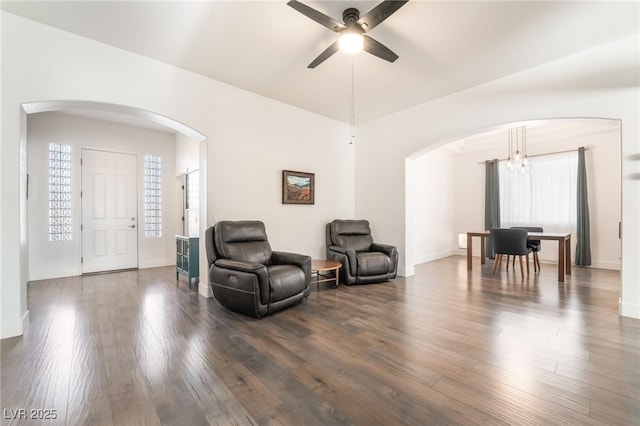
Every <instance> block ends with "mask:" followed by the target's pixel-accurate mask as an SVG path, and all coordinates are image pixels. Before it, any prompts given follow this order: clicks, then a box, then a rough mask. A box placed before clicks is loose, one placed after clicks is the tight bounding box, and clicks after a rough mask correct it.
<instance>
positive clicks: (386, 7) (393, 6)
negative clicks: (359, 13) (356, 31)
mask: <svg viewBox="0 0 640 426" xmlns="http://www.w3.org/2000/svg"><path fill="white" fill-rule="evenodd" d="M408 1H409V0H384V1H383V2H382V3H380V4H378V5H377V6H376V7H374V8H373V9H371V10H370V11H369V12H367V14H366V15H364V16H363V17H362V18H360V19H358V24H360V27H362V29H363V30H364V31H365V32H367V31H371V30H372V29H373V28H375V27H377V26H378V24H379V23H380V22H382V21H384V20H385V19H387V18H388V17H389V16H391V15H392V14H393V13H395V11H396V10H398V9H400V8H401V7H402V6H404V4H405V3H406V2H408Z"/></svg>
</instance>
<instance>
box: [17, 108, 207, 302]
mask: <svg viewBox="0 0 640 426" xmlns="http://www.w3.org/2000/svg"><path fill="white" fill-rule="evenodd" d="M22 121H23V122H24V124H23V125H22V126H21V131H20V132H21V135H20V140H21V141H23V143H21V158H24V159H25V161H23V162H22V164H21V166H20V167H21V176H27V180H28V182H27V183H26V185H28V187H27V190H28V191H29V192H28V194H29V195H31V198H30V199H29V200H28V202H25V203H21V206H20V209H21V211H20V225H21V229H22V230H23V232H22V233H23V238H24V240H23V241H26V242H27V243H26V244H25V246H24V248H23V249H22V251H21V265H23V266H22V268H23V270H22V273H23V274H25V275H24V276H26V277H28V281H31V280H33V279H41V278H50V277H49V276H40V275H39V274H35V273H34V271H36V270H38V269H37V268H43V266H44V265H43V264H42V262H46V261H47V260H49V261H50V262H52V261H51V260H50V259H51V257H52V256H51V253H50V252H52V251H53V252H57V256H58V257H59V258H58V261H57V262H56V268H57V269H56V268H48V269H49V274H59V276H68V275H78V274H79V273H82V269H81V267H79V266H78V265H79V264H81V263H82V260H80V259H82V257H81V256H78V254H79V253H83V251H82V250H83V249H82V243H81V241H80V238H79V237H78V235H79V233H80V232H81V231H80V230H81V228H80V227H81V222H82V220H81V217H80V214H79V212H78V211H77V210H81V204H80V201H79V200H77V199H76V198H80V197H79V196H77V197H76V196H75V194H79V193H80V188H81V187H80V184H76V183H74V184H73V186H72V189H71V190H72V191H73V192H72V197H73V201H72V203H71V204H70V205H71V210H72V211H71V215H72V216H71V217H72V218H73V219H74V220H73V222H72V225H71V228H72V230H71V231H70V232H71V235H73V243H72V244H67V246H68V247H67V248H66V249H65V250H60V247H57V248H56V247H54V248H51V247H49V248H48V249H47V248H46V246H47V245H48V244H47V243H48V241H46V240H43V238H44V237H42V236H41V235H40V234H41V233H43V232H42V231H43V229H44V226H45V225H43V222H45V221H46V213H45V212H44V211H43V210H47V208H48V207H47V203H48V199H47V197H48V194H47V193H46V192H45V191H46V189H45V188H46V187H47V176H44V173H46V172H45V171H40V170H37V169H34V168H37V167H42V164H40V163H43V162H42V161H39V162H38V164H31V165H30V164H29V163H30V161H29V160H30V159H32V158H39V159H42V157H43V155H47V153H46V146H47V145H48V143H49V142H48V141H54V142H55V141H60V140H64V139H65V138H68V139H69V142H70V143H72V144H74V147H75V148H76V149H77V151H78V152H77V153H76V155H74V159H79V158H80V153H79V151H80V150H83V151H86V150H90V151H94V152H101V151H105V152H111V151H114V152H117V153H122V154H123V155H131V156H134V157H135V158H136V161H137V163H138V167H137V170H136V181H137V182H138V183H140V184H139V185H137V191H136V192H137V193H138V194H140V193H141V192H142V194H140V195H138V198H137V201H136V205H137V206H138V208H137V216H138V217H137V225H138V230H137V238H138V240H140V241H141V240H143V239H144V238H145V220H144V219H145V217H144V214H145V212H144V211H141V210H142V209H144V186H143V185H144V184H143V183H141V182H144V173H145V172H144V170H143V169H142V165H144V155H143V153H144V152H146V151H149V152H153V151H156V150H157V149H162V150H163V151H162V152H163V153H164V155H165V164H166V169H167V171H166V174H165V175H164V177H165V182H166V183H165V184H164V185H165V188H166V190H165V193H166V194H168V196H167V197H166V199H165V200H163V202H162V203H163V204H162V206H163V207H162V209H163V212H167V214H165V216H166V219H167V220H166V223H165V225H164V235H162V242H161V243H160V244H158V240H156V241H153V242H147V243H146V244H144V245H141V246H139V247H138V246H136V250H137V259H136V262H137V263H136V264H137V266H138V267H140V268H146V267H153V266H164V265H167V264H171V263H169V262H175V254H174V253H172V251H173V250H175V241H174V235H176V234H177V233H180V232H177V228H178V220H179V217H180V212H179V211H178V210H177V209H176V208H175V207H173V206H174V205H176V204H178V201H179V200H181V198H182V195H181V194H179V193H178V190H177V189H176V188H177V187H179V184H177V183H176V181H177V180H178V179H179V178H180V175H184V173H185V170H186V171H193V170H202V171H203V172H202V173H199V193H200V198H201V199H202V200H203V202H201V203H199V217H202V218H206V217H207V203H206V192H207V179H206V168H207V155H206V150H207V138H206V136H204V135H203V134H202V133H200V132H198V131H197V130H195V129H193V128H191V127H189V126H187V125H185V124H183V123H180V122H178V121H176V120H173V119H171V118H168V117H165V116H162V115H160V114H157V113H154V112H151V111H146V110H143V109H140V108H135V107H130V106H126V105H116V104H109V103H103V102H89V101H75V100H56V101H41V102H31V103H26V104H23V105H22ZM114 135H115V136H114ZM187 145H188V146H190V148H189V149H184V148H185V146H187ZM160 146H162V148H160ZM43 153H44V154H43ZM178 157H182V158H178ZM74 161H75V160H74ZM43 164H46V163H43ZM44 167H45V168H46V166H44ZM74 167H75V166H74ZM30 169H31V170H30ZM72 171H73V169H72ZM76 171H77V170H76ZM30 172H31V173H30ZM73 173H74V175H75V176H74V177H76V178H79V177H80V175H79V173H76V172H73ZM86 195H87V194H86V193H85V194H83V195H82V196H83V198H84V197H86ZM141 206H142V207H141ZM36 212H37V213H36ZM36 216H37V219H36ZM205 223H206V221H201V222H200V229H199V231H200V232H199V234H200V235H204V226H205ZM34 224H37V225H34ZM38 238H40V240H42V241H44V243H41V241H40V240H38ZM158 245H160V246H161V247H162V250H158V249H157V248H156V247H155V246H158ZM201 245H202V246H203V245H204V242H203V241H202V242H201ZM200 252H201V253H204V250H200ZM72 258H73V259H72ZM60 259H62V261H60ZM53 262H55V261H53ZM198 263H199V264H200V271H206V267H205V266H204V265H206V259H205V256H204V255H202V256H200V258H199V259H198ZM203 276H206V273H204V272H203ZM204 283H205V285H202V284H201V285H200V287H199V291H200V293H201V294H203V295H204V296H207V297H208V296H209V290H208V287H207V286H206V280H204Z"/></svg>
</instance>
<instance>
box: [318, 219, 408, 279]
mask: <svg viewBox="0 0 640 426" xmlns="http://www.w3.org/2000/svg"><path fill="white" fill-rule="evenodd" d="M326 232H327V259H328V260H336V261H338V262H340V263H342V268H340V281H341V282H343V283H345V284H369V283H377V282H382V281H388V280H390V279H393V278H395V277H396V274H397V272H398V249H397V248H396V247H394V246H391V245H387V244H376V243H374V242H373V237H372V236H371V228H370V227H369V222H368V221H366V220H334V221H333V222H330V223H328V224H327V229H326Z"/></svg>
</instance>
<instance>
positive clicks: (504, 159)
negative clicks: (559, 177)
mask: <svg viewBox="0 0 640 426" xmlns="http://www.w3.org/2000/svg"><path fill="white" fill-rule="evenodd" d="M589 149H590V148H589V147H588V146H586V147H584V150H585V151H589ZM574 151H577V149H567V150H564V151H555V152H547V153H545V154H534V155H527V158H533V157H542V156H543V155H553V154H564V153H565V152H574ZM507 160H508V158H498V161H507ZM487 161H491V160H485V161H478V164H484V163H485V162H487Z"/></svg>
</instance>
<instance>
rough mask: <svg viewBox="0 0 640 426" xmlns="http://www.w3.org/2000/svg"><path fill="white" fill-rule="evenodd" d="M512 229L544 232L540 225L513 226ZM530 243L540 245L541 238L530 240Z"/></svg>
mask: <svg viewBox="0 0 640 426" xmlns="http://www.w3.org/2000/svg"><path fill="white" fill-rule="evenodd" d="M511 229H524V230H526V231H527V232H544V229H542V228H541V227H539V226H512V227H511ZM528 244H529V245H530V246H539V245H540V240H528Z"/></svg>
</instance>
